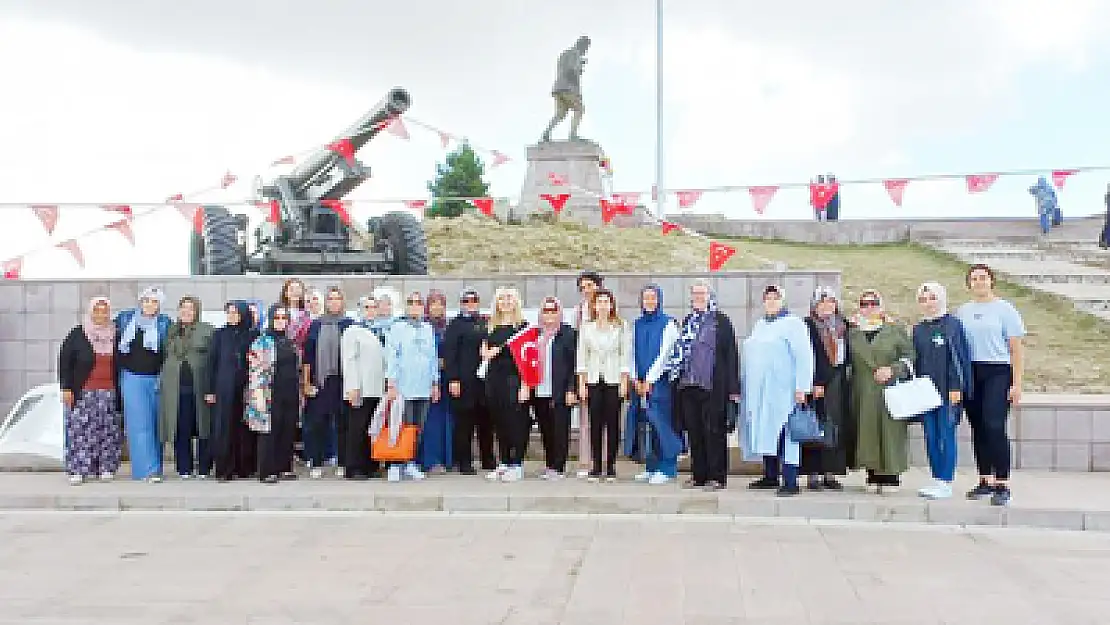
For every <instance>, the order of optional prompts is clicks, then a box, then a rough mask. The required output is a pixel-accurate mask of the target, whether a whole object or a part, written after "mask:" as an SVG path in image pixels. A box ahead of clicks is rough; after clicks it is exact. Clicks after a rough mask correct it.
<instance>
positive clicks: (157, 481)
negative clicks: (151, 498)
mask: <svg viewBox="0 0 1110 625" xmlns="http://www.w3.org/2000/svg"><path fill="white" fill-rule="evenodd" d="M146 481H148V482H150V483H151V484H161V483H162V476H161V475H152V476H150V477H148V478H146Z"/></svg>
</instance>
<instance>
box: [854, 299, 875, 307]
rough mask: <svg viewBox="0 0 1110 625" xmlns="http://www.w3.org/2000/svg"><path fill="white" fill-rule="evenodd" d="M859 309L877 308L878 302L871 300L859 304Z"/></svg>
mask: <svg viewBox="0 0 1110 625" xmlns="http://www.w3.org/2000/svg"><path fill="white" fill-rule="evenodd" d="M859 307H860V308H878V307H879V302H876V301H873V300H867V301H862V302H860V303H859Z"/></svg>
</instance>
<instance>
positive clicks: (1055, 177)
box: [1052, 169, 1079, 190]
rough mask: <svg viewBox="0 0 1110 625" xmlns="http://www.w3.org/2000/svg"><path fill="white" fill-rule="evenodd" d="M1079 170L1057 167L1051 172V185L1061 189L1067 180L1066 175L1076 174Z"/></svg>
mask: <svg viewBox="0 0 1110 625" xmlns="http://www.w3.org/2000/svg"><path fill="white" fill-rule="evenodd" d="M1078 173H1079V170H1076V169H1057V170H1056V171H1054V172H1052V186H1054V187H1056V188H1057V189H1060V190H1063V189H1064V183H1065V182H1067V181H1068V176H1071V175H1074V174H1078Z"/></svg>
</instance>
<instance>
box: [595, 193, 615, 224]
mask: <svg viewBox="0 0 1110 625" xmlns="http://www.w3.org/2000/svg"><path fill="white" fill-rule="evenodd" d="M597 203H598V205H600V206H601V221H602V222H603V223H610V222H612V221H613V217H616V215H617V210H618V208H617V205H615V204H614V203H613V202H610V201H609V200H607V199H605V198H601V199H599V200H598V201H597Z"/></svg>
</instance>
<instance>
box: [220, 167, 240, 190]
mask: <svg viewBox="0 0 1110 625" xmlns="http://www.w3.org/2000/svg"><path fill="white" fill-rule="evenodd" d="M238 179H239V177H238V176H236V175H235V174H233V173H231V172H230V171H229V172H227V173H225V174H224V177H223V178H220V188H221V189H226V188H228V187H230V186H231V185H233V184H235V181H236V180H238Z"/></svg>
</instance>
